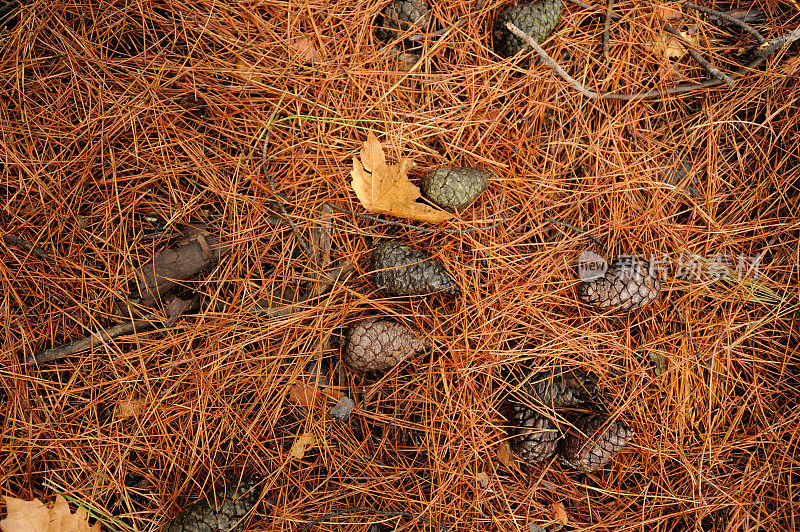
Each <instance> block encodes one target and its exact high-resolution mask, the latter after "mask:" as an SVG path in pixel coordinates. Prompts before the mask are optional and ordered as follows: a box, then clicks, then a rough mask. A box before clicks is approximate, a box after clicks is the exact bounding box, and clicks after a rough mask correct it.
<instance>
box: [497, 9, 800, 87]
mask: <svg viewBox="0 0 800 532" xmlns="http://www.w3.org/2000/svg"><path fill="white" fill-rule="evenodd" d="M506 27H507V28H508V30H509V31H510V32H511V33H513V34H514V35H516V36H517V37H519V38H520V39H522V40H524V41H525V43H526V44H528V45H529V46H530V47H531V48H533V49H534V50H535V51H536V53H537V54H539V57H540V58H541V59H542V62H543V63H544V64H545V65H547V66H548V67H550V68H551V69H552V70H553V71H554V72H555V73H556V74H558V75H559V76H560V77H561V79H563V80H564V81H566V82H567V83H569V84H570V86H571V87H572V88H574V89H575V90H576V91H578V93H580V94H581V95H583V96H585V97H586V98H589V99H591V100H619V101H633V100H644V99H648V98H658V97H659V96H667V95H674V94H682V93H684V92H691V91H695V90H698V89H707V88H710V87H717V86H719V85H721V84H722V82H721V81H720V80H718V79H709V80H706V81H703V82H700V83H687V84H684V85H676V86H674V87H670V88H668V89H664V90H659V89H653V90H650V91H644V92H635V93H632V94H619V93H613V92H604V93H598V92H596V91H593V90H591V89H588V88H586V87H585V86H584V85H583V84H582V83H581V82H579V81H577V80H576V79H575V78H573V77H572V76H570V75H569V74H567V73H566V72H565V71H564V69H563V68H561V67H560V66H559V64H558V63H556V62H555V61H553V59H552V58H551V57H550V56H549V55H547V52H545V51H544V49H542V47H541V46H539V44H538V43H537V42H536V41H535V40H534V39H533V37H531V36H530V35H528V34H527V33H525V32H524V31H522V30H520V29H519V28H518V27H516V26H515V25H513V24H511V23H507V24H506ZM799 39H800V28H798V29H796V30H794V31H792V32H791V33H787V34H786V35H782V36H781V37H777V38H775V39H772V40H771V41H767V42H764V43H762V44H761V46H759V47H758V48H757V49H756V58H755V59H754V60H752V61H751V62H750V63H748V64H747V65H745V66H743V67H741V68H739V69H738V70H737V71H736V73H737V74H738V75H745V74H747V73H748V72H749V71H750V70H752V69H754V68H756V67H758V66H760V65H761V64H762V63H763V62H764V61H766V60H767V57H769V55H770V54H772V53H773V52H775V50H777V49H778V48H780V47H781V46H782V45H784V44H791V43H793V42H795V41H797V40H799Z"/></svg>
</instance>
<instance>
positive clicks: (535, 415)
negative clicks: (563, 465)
mask: <svg viewBox="0 0 800 532" xmlns="http://www.w3.org/2000/svg"><path fill="white" fill-rule="evenodd" d="M509 410H510V414H509V416H508V418H509V421H510V422H511V424H512V428H511V430H510V433H511V440H510V441H509V444H510V446H511V450H512V451H514V453H516V455H517V456H519V457H520V458H522V459H523V460H525V461H526V462H528V463H531V464H533V463H536V462H541V461H542V460H547V459H548V458H550V457H552V456H553V455H554V454H555V452H556V445H557V443H558V438H559V433H558V429H557V428H556V426H555V424H554V423H553V422H552V421H550V420H549V419H547V418H546V417H544V416H543V415H541V414H540V413H539V412H537V411H536V410H533V409H532V408H528V407H526V406H523V405H512V406H511V407H510V409H509Z"/></svg>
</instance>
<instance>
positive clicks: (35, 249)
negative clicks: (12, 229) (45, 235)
mask: <svg viewBox="0 0 800 532" xmlns="http://www.w3.org/2000/svg"><path fill="white" fill-rule="evenodd" d="M3 240H5V241H6V242H8V243H9V244H14V245H17V246H19V247H21V248H25V249H27V250H28V251H30V252H31V253H33V254H34V255H36V256H37V257H41V258H44V257H46V256H47V252H46V251H45V250H43V249H42V248H40V247H39V246H34V245H33V244H31V243H30V242H28V241H26V240H23V239H21V238H20V237H18V236H14V235H3Z"/></svg>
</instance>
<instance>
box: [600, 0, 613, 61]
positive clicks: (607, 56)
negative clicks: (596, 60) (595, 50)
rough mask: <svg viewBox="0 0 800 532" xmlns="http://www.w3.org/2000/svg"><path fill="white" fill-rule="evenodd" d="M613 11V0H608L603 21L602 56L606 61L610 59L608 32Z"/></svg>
mask: <svg viewBox="0 0 800 532" xmlns="http://www.w3.org/2000/svg"><path fill="white" fill-rule="evenodd" d="M613 13H614V0H608V5H607V6H606V19H605V21H604V22H603V57H605V59H606V61H608V60H609V59H610V54H609V50H608V34H609V32H610V30H611V15H612V14H613Z"/></svg>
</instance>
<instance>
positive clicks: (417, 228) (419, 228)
mask: <svg viewBox="0 0 800 532" xmlns="http://www.w3.org/2000/svg"><path fill="white" fill-rule="evenodd" d="M331 207H332V208H333V209H335V210H337V211H339V212H343V213H345V214H352V215H353V216H355V217H356V218H363V219H364V220H369V221H371V222H378V223H381V224H386V225H392V226H394V227H403V228H405V229H413V230H415V231H420V232H422V233H448V234H456V235H458V234H462V233H472V232H474V231H486V230H488V229H494V228H495V227H497V226H499V225H501V224H503V223H505V221H506V217H505V215H503V219H502V220H500V221H499V222H495V223H493V224H492V225H486V226H484V227H468V228H466V229H447V228H444V227H443V228H430V227H422V226H419V225H414V224H408V223H405V222H396V221H394V220H384V219H383V218H378V217H377V216H370V215H369V214H361V213H358V212H353V211H351V210H349V209H345V208H344V207H339V206H338V205H335V204H333V203H332V204H331Z"/></svg>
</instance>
